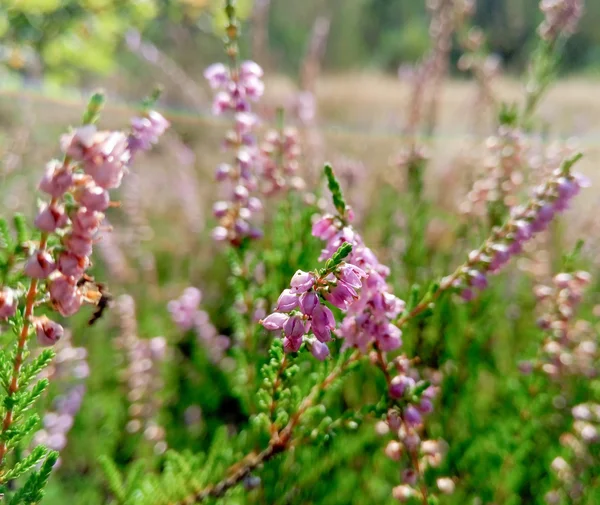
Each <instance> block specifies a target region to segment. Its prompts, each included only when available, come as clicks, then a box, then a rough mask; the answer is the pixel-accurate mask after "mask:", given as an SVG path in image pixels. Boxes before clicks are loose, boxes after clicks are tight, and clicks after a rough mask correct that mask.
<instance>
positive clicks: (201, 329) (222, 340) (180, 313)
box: [168, 287, 231, 363]
mask: <svg viewBox="0 0 600 505" xmlns="http://www.w3.org/2000/svg"><path fill="white" fill-rule="evenodd" d="M201 301H202V293H201V292H200V290H199V289H197V288H194V287H189V288H186V289H185V290H184V291H183V294H182V295H181V296H180V297H179V298H178V299H176V300H171V301H170V302H169V304H168V309H169V312H170V313H171V318H172V319H173V322H174V323H175V324H176V325H177V326H178V327H179V328H181V329H182V330H184V331H187V330H191V329H192V328H194V329H195V331H196V334H197V335H198V341H199V342H200V344H201V345H202V346H203V347H204V349H206V352H207V353H208V355H209V357H210V359H211V360H212V361H213V363H219V362H220V361H221V360H222V359H223V355H224V353H225V351H226V350H227V349H228V348H229V346H230V345H231V341H230V339H229V337H226V336H225V335H219V333H218V332H217V329H216V328H215V327H214V325H213V324H212V323H211V321H210V316H209V315H208V313H207V312H205V311H204V310H201V309H200V302H201Z"/></svg>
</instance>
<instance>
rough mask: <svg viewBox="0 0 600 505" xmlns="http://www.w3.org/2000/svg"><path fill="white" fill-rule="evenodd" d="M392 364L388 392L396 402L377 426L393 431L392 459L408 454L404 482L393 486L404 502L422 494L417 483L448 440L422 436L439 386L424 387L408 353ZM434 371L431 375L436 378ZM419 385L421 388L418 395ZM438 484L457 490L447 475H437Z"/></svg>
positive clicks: (388, 450)
mask: <svg viewBox="0 0 600 505" xmlns="http://www.w3.org/2000/svg"><path fill="white" fill-rule="evenodd" d="M392 365H393V366H394V369H395V371H396V373H397V375H396V376H394V377H393V378H392V379H391V381H390V387H389V395H390V397H391V398H393V399H394V400H395V401H396V403H397V405H396V406H394V407H393V408H391V409H390V410H389V411H388V414H387V417H386V420H385V421H383V422H382V423H381V425H379V426H378V427H377V431H378V432H379V433H381V434H387V433H390V434H392V439H391V440H390V441H389V442H388V444H387V446H386V449H385V453H386V455H387V456H388V457H389V458H390V459H392V460H394V461H400V460H401V459H402V457H403V456H405V458H404V460H405V462H406V464H407V468H406V469H405V470H403V471H402V473H401V480H402V484H401V485H399V486H396V487H395V488H394V490H393V495H394V497H395V498H396V499H398V500H399V501H401V502H404V501H408V499H409V498H411V497H421V498H422V496H420V494H421V491H420V486H419V485H418V483H419V481H420V479H422V478H423V473H424V472H425V470H426V469H427V468H430V467H431V468H437V467H439V466H440V464H441V462H442V459H443V456H444V452H445V447H446V444H445V442H444V441H442V440H422V439H421V436H422V433H423V428H424V424H423V423H424V417H425V416H427V415H428V414H430V413H431V412H432V411H433V400H434V398H435V396H436V395H437V393H438V389H439V388H438V386H434V385H430V386H428V387H427V388H426V389H425V390H424V391H423V390H422V388H423V387H424V386H426V385H427V384H426V383H423V381H422V380H421V376H420V374H419V372H418V370H417V369H416V368H415V366H414V364H413V363H412V362H411V361H410V360H409V359H408V358H407V357H406V356H403V355H402V356H398V357H397V358H395V359H394V361H393V362H392ZM435 375H436V374H434V376H433V377H432V379H435V378H436V377H435ZM437 376H438V377H437V379H436V381H435V382H436V383H437V382H439V379H440V378H439V373H438V374H437ZM419 389H420V390H422V392H421V393H420V394H418V395H416V392H417V390H419ZM417 396H418V398H417ZM415 461H417V462H418V464H417V465H415ZM437 484H438V488H439V490H440V491H441V492H442V493H445V494H451V493H452V492H453V491H454V482H453V481H452V480H451V479H449V478H447V477H442V478H440V479H438V482H437Z"/></svg>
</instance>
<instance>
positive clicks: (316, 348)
mask: <svg viewBox="0 0 600 505" xmlns="http://www.w3.org/2000/svg"><path fill="white" fill-rule="evenodd" d="M310 352H311V353H312V355H313V356H314V357H315V358H317V359H318V360H319V361H323V360H324V359H325V358H327V357H328V356H329V347H327V345H326V344H324V343H322V342H319V341H318V340H314V341H313V342H312V343H311V345H310Z"/></svg>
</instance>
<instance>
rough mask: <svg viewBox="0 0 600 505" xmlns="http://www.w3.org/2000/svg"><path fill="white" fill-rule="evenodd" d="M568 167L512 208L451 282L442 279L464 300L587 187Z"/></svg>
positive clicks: (468, 298) (472, 253)
mask: <svg viewBox="0 0 600 505" xmlns="http://www.w3.org/2000/svg"><path fill="white" fill-rule="evenodd" d="M571 164H572V163H571ZM568 168H570V165H569V166H568V167H567V169H563V168H560V169H557V170H555V171H554V173H553V174H552V176H551V177H550V178H549V179H548V180H547V182H546V183H545V184H544V185H541V186H538V187H537V188H535V189H534V192H533V198H532V200H531V201H530V202H529V204H528V205H527V206H519V207H514V208H513V209H512V211H511V217H510V219H509V220H508V222H507V223H506V224H505V225H504V226H502V227H501V228H498V229H496V230H495V231H494V233H493V235H492V236H491V237H490V238H489V239H488V240H487V241H486V242H485V243H484V244H483V245H482V246H481V247H480V248H479V249H477V250H474V251H472V252H471V253H470V254H469V259H468V261H467V262H466V263H465V264H464V265H463V266H462V267H461V269H460V271H459V272H457V274H455V276H454V277H453V278H452V279H450V278H448V279H446V282H448V280H450V281H451V282H452V283H453V285H454V286H455V287H457V288H459V289H460V290H461V291H462V296H463V298H465V300H470V299H472V298H473V296H474V295H475V291H474V290H475V289H485V287H486V286H487V276H488V275H489V274H495V273H497V272H498V271H500V270H501V269H502V267H503V266H504V265H506V264H507V263H508V262H509V261H510V259H511V258H512V257H513V256H515V255H517V254H519V253H520V252H521V251H522V249H523V245H524V244H525V242H527V241H528V240H530V239H531V238H532V237H533V236H534V235H535V234H536V233H539V232H541V231H543V230H545V229H546V228H547V227H548V224H549V223H550V221H552V219H553V218H554V217H555V216H556V215H558V214H560V213H562V212H564V211H565V210H566V209H567V208H568V207H569V204H570V202H571V200H572V198H573V197H574V196H575V195H577V194H578V193H579V191H580V190H581V188H584V187H587V186H588V185H589V183H588V181H587V179H585V178H584V177H583V176H581V175H579V174H571V173H570V171H569V169H568Z"/></svg>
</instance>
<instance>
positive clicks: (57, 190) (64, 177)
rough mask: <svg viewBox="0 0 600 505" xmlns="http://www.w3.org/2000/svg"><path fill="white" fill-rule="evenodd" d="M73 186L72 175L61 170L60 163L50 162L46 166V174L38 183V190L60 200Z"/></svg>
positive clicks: (66, 170) (64, 169)
mask: <svg viewBox="0 0 600 505" xmlns="http://www.w3.org/2000/svg"><path fill="white" fill-rule="evenodd" d="M72 184H73V174H72V173H71V171H70V170H68V169H67V168H63V164H62V162H60V161H58V160H52V161H50V162H49V163H48V164H47V165H46V172H45V173H44V176H43V177H42V180H41V181H40V186H39V188H40V190H41V191H43V192H44V193H48V194H49V195H50V196H52V197H53V198H60V197H61V196H62V195H64V194H65V193H66V192H67V190H68V189H69V188H70V187H71V185H72Z"/></svg>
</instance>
